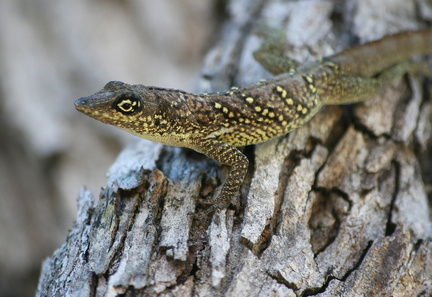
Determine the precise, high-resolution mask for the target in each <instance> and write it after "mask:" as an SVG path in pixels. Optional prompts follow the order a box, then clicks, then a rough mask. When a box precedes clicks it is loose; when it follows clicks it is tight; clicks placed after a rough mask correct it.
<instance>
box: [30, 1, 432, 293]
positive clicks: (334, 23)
mask: <svg viewBox="0 0 432 297" xmlns="http://www.w3.org/2000/svg"><path fill="white" fill-rule="evenodd" d="M374 3H375V4H374ZM376 3H377V2H376V1H375V2H372V1H354V0H348V1H344V2H340V1H318V0H316V1H315V0H311V1H294V2H293V1H277V0H269V1H261V0H232V1H230V2H229V4H228V8H227V9H228V13H227V16H228V17H227V20H226V23H225V24H224V26H223V27H222V31H221V35H220V40H218V41H217V43H216V44H215V45H214V47H213V48H212V49H211V50H210V51H209V53H208V55H207V57H206V59H205V62H204V66H203V70H202V76H201V80H200V82H199V86H198V91H200V92H204V91H220V90H224V89H228V88H229V87H230V86H232V85H244V84H248V83H252V82H254V81H257V80H259V79H261V78H265V77H269V76H270V75H269V74H268V73H266V72H265V70H264V69H263V68H262V67H261V66H260V65H259V64H258V63H256V62H255V61H254V60H253V59H252V52H253V51H254V50H256V49H257V48H258V47H259V45H260V43H261V42H262V40H261V39H260V38H259V37H257V36H256V35H255V34H254V28H255V26H257V25H259V24H267V25H269V26H271V27H276V28H282V29H283V30H285V32H286V34H287V37H288V40H289V42H290V44H291V46H292V47H291V48H290V50H289V51H290V52H289V55H290V56H291V57H293V58H295V59H297V60H299V61H308V60H315V59H319V58H320V57H322V56H325V55H329V54H332V53H335V52H338V51H340V50H342V49H344V48H348V47H350V46H352V45H354V44H358V43H363V42H366V41H369V40H373V39H377V38H380V37H381V36H383V35H385V34H389V33H394V32H397V31H403V30H408V29H416V28H420V27H421V21H424V20H426V19H428V18H429V20H430V18H431V16H432V15H431V14H430V13H429V14H427V12H430V10H426V9H425V8H427V6H426V4H425V3H424V1H420V0H419V1H405V0H384V1H380V3H379V4H376ZM419 7H422V8H423V9H420V10H419V9H418V8H419ZM429 8H430V7H429ZM419 11H422V13H420V14H419ZM426 82H430V81H427V80H425V79H424V78H421V77H411V76H406V77H405V78H403V79H401V80H399V81H395V82H394V84H393V85H392V86H390V87H389V88H387V89H386V90H384V91H383V92H382V93H381V94H378V95H376V96H375V97H374V98H371V100H369V101H367V102H365V103H360V104H356V105H352V106H345V107H339V106H329V107H326V108H324V109H323V110H322V111H320V112H319V113H318V114H317V116H316V117H315V118H314V119H312V120H311V121H310V122H309V123H308V124H307V125H305V126H304V127H302V128H300V129H298V130H296V131H294V132H292V133H290V134H289V135H286V136H284V137H280V138H278V139H274V140H271V141H268V142H266V143H263V144H260V145H256V146H254V147H247V148H245V154H246V155H247V156H248V157H249V159H250V161H251V165H250V170H249V173H248V176H247V178H246V181H245V182H244V185H243V187H242V190H241V193H240V194H239V195H238V197H237V198H238V199H237V200H236V201H233V205H232V206H231V207H230V208H228V209H223V210H221V211H220V212H217V213H215V214H214V215H213V216H209V217H206V218H203V219H197V218H194V217H193V216H191V215H190V214H191V213H194V212H196V211H201V210H203V209H205V206H203V205H200V204H198V202H197V201H198V199H211V198H212V197H213V195H214V193H217V192H218V190H219V189H220V186H221V184H222V182H223V181H224V178H225V176H226V173H227V172H228V171H227V170H228V168H226V167H223V166H220V165H218V164H217V163H216V162H214V161H212V160H210V159H208V158H206V157H205V156H202V155H199V154H197V153H195V152H192V151H189V150H186V149H181V148H173V147H166V146H162V145H160V144H155V143H151V142H148V141H145V140H137V141H135V142H133V143H132V144H131V145H129V146H128V147H127V148H126V149H125V150H124V151H123V152H122V153H121V155H120V156H119V158H118V159H117V160H116V162H115V163H114V164H113V166H112V167H111V169H110V171H109V172H108V182H107V185H106V186H105V187H104V188H103V189H102V191H101V193H100V196H99V199H98V200H96V199H95V198H94V197H93V195H92V194H91V193H90V192H89V191H87V190H86V189H83V190H82V191H81V193H80V196H79V199H78V206H79V210H78V214H77V219H76V222H75V224H74V225H73V226H72V228H71V230H70V233H69V235H68V238H67V240H66V242H65V243H64V244H63V245H62V246H61V247H60V248H59V249H58V250H57V251H56V252H55V253H54V254H53V255H52V257H50V258H48V259H47V260H46V261H45V262H44V264H43V267H42V273H41V277H40V281H39V286H38V292H37V295H38V296H118V295H122V296H309V295H316V296H336V295H337V296H428V295H430V294H431V293H432V221H431V215H430V205H429V204H428V203H429V202H428V195H429V199H430V198H431V180H432V178H431V169H430V168H431V164H432V163H431V160H432V158H431V157H432V155H431V152H432V149H431V148H432V143H431V140H430V138H431V137H430V136H431V130H432V129H431V119H432V101H431V99H430V97H431V88H430V83H426Z"/></svg>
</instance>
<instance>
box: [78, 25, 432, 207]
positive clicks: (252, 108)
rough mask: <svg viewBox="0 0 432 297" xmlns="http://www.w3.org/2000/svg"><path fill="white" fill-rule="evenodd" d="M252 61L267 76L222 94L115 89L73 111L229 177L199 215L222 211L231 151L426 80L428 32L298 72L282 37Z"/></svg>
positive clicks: (233, 185)
mask: <svg viewBox="0 0 432 297" xmlns="http://www.w3.org/2000/svg"><path fill="white" fill-rule="evenodd" d="M261 35H264V36H266V35H267V40H266V41H265V42H263V44H262V46H261V48H260V49H259V50H257V51H255V52H254V57H255V59H256V60H258V61H259V62H260V63H261V64H262V65H263V66H264V67H265V68H266V69H267V70H269V71H270V72H271V73H272V74H274V75H275V76H274V77H273V78H271V79H268V80H263V81H260V82H258V83H256V84H252V85H248V86H244V87H233V88H231V89H230V90H228V91H227V92H224V93H204V94H192V93H189V92H185V91H181V90H176V89H168V88H159V87H153V86H144V85H139V84H137V85H131V84H127V83H123V82H120V81H111V82H108V83H107V84H106V85H105V86H104V87H103V89H102V90H100V91H98V92H97V93H95V94H93V95H90V96H86V97H82V98H79V99H77V100H76V101H75V107H76V109H77V110H78V111H80V112H82V113H84V114H86V115H88V116H90V117H92V118H94V119H96V120H99V121H101V122H103V123H106V124H111V125H113V126H116V127H118V128H121V129H123V130H126V131H127V132H130V133H132V134H134V135H136V136H139V137H142V138H145V139H148V140H151V141H155V142H159V143H162V144H165V145H173V146H179V147H186V148H190V149H193V150H195V151H197V152H199V153H203V154H205V155H207V156H208V157H210V158H212V159H214V160H216V161H217V162H219V163H221V164H225V165H228V166H230V167H231V168H230V171H229V173H228V175H227V177H226V179H225V182H224V183H223V185H222V188H221V190H220V192H219V195H218V196H217V195H216V197H215V198H213V199H212V202H211V203H212V204H213V205H211V206H210V207H209V208H208V209H207V210H206V211H205V213H206V214H207V213H211V212H213V211H215V210H220V209H222V208H224V207H227V206H228V205H229V203H230V202H231V198H233V197H234V196H235V195H236V194H237V193H238V191H239V189H240V186H241V185H242V182H243V179H244V177H245V174H246V172H247V170H248V164H249V161H248V158H247V157H246V156H245V155H244V154H243V153H242V152H241V151H240V150H239V148H238V147H243V146H247V145H252V144H257V143H261V142H264V141H267V140H270V139H272V138H275V137H279V136H281V135H284V134H287V133H289V132H290V131H292V130H294V129H296V128H298V127H300V126H302V125H304V124H305V123H306V122H308V121H309V120H310V119H311V118H312V117H313V116H314V115H315V114H316V113H317V112H318V111H319V110H320V108H321V107H322V106H323V105H336V104H350V103H356V102H360V101H364V100H367V99H368V98H370V97H371V96H372V95H374V94H377V93H379V92H381V91H382V90H384V89H385V88H386V87H387V86H388V85H389V84H390V83H391V82H392V81H394V80H396V79H397V78H400V77H402V76H403V75H405V74H406V73H416V72H420V73H430V69H429V67H428V65H427V63H425V62H413V61H411V60H410V58H411V57H412V56H415V55H424V54H427V53H429V52H432V29H423V30H419V31H407V32H402V33H396V34H393V35H387V36H384V37H383V38H381V39H379V40H376V41H372V42H368V43H365V44H362V45H357V46H354V47H352V48H350V49H347V50H344V51H342V52H340V53H337V54H334V55H331V56H327V57H324V58H322V59H319V60H317V61H315V62H309V63H304V64H300V63H298V62H297V61H294V60H293V59H290V58H288V57H285V56H284V55H283V53H282V51H283V48H284V46H285V45H284V44H285V43H286V40H285V38H284V36H283V35H284V34H280V33H278V34H276V33H268V32H264V31H263V33H262V34H261Z"/></svg>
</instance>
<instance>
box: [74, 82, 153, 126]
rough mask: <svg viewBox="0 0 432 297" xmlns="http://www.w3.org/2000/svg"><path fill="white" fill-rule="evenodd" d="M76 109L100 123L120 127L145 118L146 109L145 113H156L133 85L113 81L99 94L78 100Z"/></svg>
mask: <svg viewBox="0 0 432 297" xmlns="http://www.w3.org/2000/svg"><path fill="white" fill-rule="evenodd" d="M75 108H76V109H77V110H78V111H80V112H82V113H84V114H86V115H88V116H90V117H92V118H94V119H96V120H98V121H101V122H103V123H106V124H111V125H115V126H120V125H127V123H130V122H131V121H135V120H136V119H137V118H138V117H140V116H143V111H144V109H146V112H145V113H149V112H152V111H153V112H154V109H155V106H154V104H152V103H151V102H150V104H149V103H148V102H144V100H143V98H142V96H141V95H140V94H139V92H137V90H135V88H134V86H133V85H129V84H125V83H122V82H119V81H111V82H109V83H107V84H106V85H105V87H104V88H103V89H102V90H100V91H99V92H97V93H95V94H93V95H90V96H87V97H82V98H79V99H78V100H76V101H75ZM149 109H150V110H149Z"/></svg>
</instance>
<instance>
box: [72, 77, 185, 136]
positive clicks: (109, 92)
mask: <svg viewBox="0 0 432 297" xmlns="http://www.w3.org/2000/svg"><path fill="white" fill-rule="evenodd" d="M185 96H187V93H185V92H182V91H178V90H170V89H162V88H156V87H146V86H143V85H130V84H126V83H123V82H119V81H112V82H109V83H107V84H106V85H105V87H104V88H103V89H102V90H100V91H99V92H97V93H95V94H93V95H90V96H87V97H82V98H79V99H78V100H76V101H75V108H76V109H77V110H78V111H80V112H82V113H84V114H85V115H88V116H90V117H92V118H94V119H96V120H98V121H101V122H103V123H105V124H110V125H113V126H116V127H118V128H120V129H123V130H126V131H128V132H130V133H132V134H134V135H137V136H139V137H142V138H146V139H149V140H153V141H157V142H162V143H166V144H171V143H174V142H175V141H174V140H173V139H172V137H171V136H172V134H175V132H173V127H175V126H178V123H177V121H179V119H180V118H181V117H183V116H187V115H188V114H189V112H188V110H186V111H185V110H184V108H183V109H182V108H181V106H183V107H184V106H185V104H184V103H183V102H184V100H185V99H184V98H185ZM170 135H171V136H170Z"/></svg>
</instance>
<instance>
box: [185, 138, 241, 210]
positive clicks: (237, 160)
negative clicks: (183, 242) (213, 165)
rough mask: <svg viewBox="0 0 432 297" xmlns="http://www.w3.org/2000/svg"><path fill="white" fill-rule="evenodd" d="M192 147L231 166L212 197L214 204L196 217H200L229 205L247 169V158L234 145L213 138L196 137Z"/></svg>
mask: <svg viewBox="0 0 432 297" xmlns="http://www.w3.org/2000/svg"><path fill="white" fill-rule="evenodd" d="M193 149H194V150H196V151H198V152H201V153H203V154H205V155H207V156H208V157H210V158H212V159H214V160H216V161H217V162H219V163H221V164H225V165H228V166H231V169H230V172H229V174H228V177H227V178H226V180H225V183H224V184H223V186H222V190H221V192H220V194H219V196H218V197H216V199H214V204H213V205H212V206H211V207H209V208H208V209H207V210H206V211H205V212H203V213H200V214H198V217H201V216H204V215H207V214H209V213H211V212H213V211H215V210H219V209H222V208H225V207H227V206H228V205H229V203H230V202H231V198H233V197H234V196H235V194H236V193H238V191H239V189H240V186H241V184H242V182H243V179H244V177H245V175H246V172H247V169H248V165H249V160H248V158H247V157H246V156H245V155H244V154H243V153H242V152H240V151H239V150H238V149H237V148H236V147H234V146H232V145H230V144H228V143H225V142H223V141H220V140H217V139H213V138H205V139H197V140H196V141H194V147H193Z"/></svg>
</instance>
